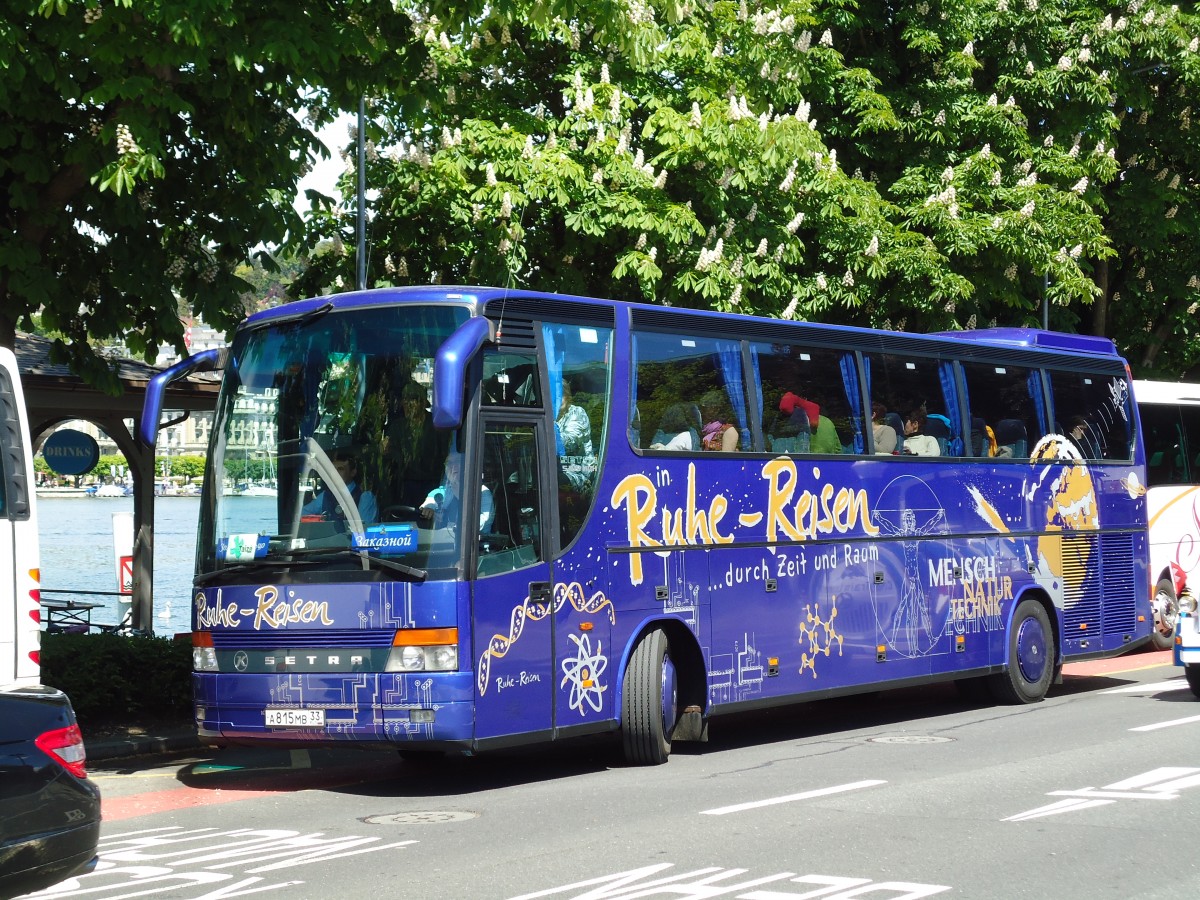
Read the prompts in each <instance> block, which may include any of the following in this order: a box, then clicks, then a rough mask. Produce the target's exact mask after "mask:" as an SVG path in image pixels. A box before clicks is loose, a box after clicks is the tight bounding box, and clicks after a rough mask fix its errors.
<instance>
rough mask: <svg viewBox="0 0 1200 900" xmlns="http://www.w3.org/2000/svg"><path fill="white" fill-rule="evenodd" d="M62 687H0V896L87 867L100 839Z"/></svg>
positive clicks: (96, 794)
mask: <svg viewBox="0 0 1200 900" xmlns="http://www.w3.org/2000/svg"><path fill="white" fill-rule="evenodd" d="M85 761H86V756H85V753H84V747H83V735H82V734H81V733H80V731H79V726H78V724H76V722H75V711H74V710H73V709H72V708H71V701H70V700H69V699H68V698H67V695H66V694H64V693H63V692H62V691H58V690H55V689H54V688H49V687H41V686H38V687H29V688H18V689H15V690H7V691H0V898H8V897H15V896H17V895H18V894H27V893H29V892H31V891H38V890H41V889H43V888H46V887H49V886H50V885H52V884H55V883H56V882H59V881H62V880H63V879H64V878H69V877H71V876H72V875H79V874H82V873H84V872H90V871H91V870H92V869H93V868H94V867H95V865H96V844H97V842H98V841H99V840H100V790H99V788H97V787H96V785H95V784H93V783H92V782H91V781H89V780H88V777H87V773H86V771H85V770H84V763H85Z"/></svg>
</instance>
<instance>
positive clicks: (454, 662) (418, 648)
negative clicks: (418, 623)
mask: <svg viewBox="0 0 1200 900" xmlns="http://www.w3.org/2000/svg"><path fill="white" fill-rule="evenodd" d="M457 669H458V629H457V628H405V629H402V630H400V631H397V632H396V636H395V638H393V640H392V649H391V652H390V653H389V654H388V660H387V666H386V667H385V669H384V671H385V672H453V671H456V670H457Z"/></svg>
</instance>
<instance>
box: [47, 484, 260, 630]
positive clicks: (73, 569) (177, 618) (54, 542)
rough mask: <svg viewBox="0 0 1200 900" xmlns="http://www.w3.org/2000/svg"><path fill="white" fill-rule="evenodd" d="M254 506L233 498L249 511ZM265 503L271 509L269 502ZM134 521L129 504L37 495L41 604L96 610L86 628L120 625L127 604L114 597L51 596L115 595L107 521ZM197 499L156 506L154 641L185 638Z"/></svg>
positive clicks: (161, 501) (161, 500)
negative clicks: (125, 517) (118, 516)
mask: <svg viewBox="0 0 1200 900" xmlns="http://www.w3.org/2000/svg"><path fill="white" fill-rule="evenodd" d="M258 499H259V498H253V499H252V498H244V499H242V498H239V500H240V502H243V503H252V502H256V501H257V500H258ZM268 502H269V503H270V502H273V501H270V500H268ZM115 512H127V513H129V514H130V515H132V514H133V498H132V497H117V498H105V497H55V496H48V495H46V494H39V495H38V537H39V539H40V544H41V551H42V589H43V590H44V591H46V592H48V593H46V594H45V596H46V598H47V599H54V600H66V599H75V600H84V601H87V602H91V603H102V604H104V606H103V607H101V608H99V609H96V610H93V611H92V621H93V622H102V623H104V624H106V625H109V624H115V623H117V622H119V621H121V617H122V616H123V615H124V614H125V611H126V610H128V609H129V604H128V603H122V602H121V601H120V598H118V597H83V596H79V597H76V596H73V595H61V594H55V593H53V591H54V590H73V591H115V590H117V571H116V563H115V562H114V552H113V526H112V516H113V513H115ZM199 514H200V500H199V498H197V497H155V498H154V588H153V597H154V633H155V634H157V635H161V636H168V637H169V636H170V635H173V634H175V633H176V632H181V631H190V630H191V627H192V625H191V602H190V601H191V586H192V574H193V568H194V566H195V560H196V523H197V518H198V516H199Z"/></svg>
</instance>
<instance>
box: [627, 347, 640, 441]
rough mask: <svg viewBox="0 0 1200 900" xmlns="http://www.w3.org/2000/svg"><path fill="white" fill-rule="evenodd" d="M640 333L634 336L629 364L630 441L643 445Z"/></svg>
mask: <svg viewBox="0 0 1200 900" xmlns="http://www.w3.org/2000/svg"><path fill="white" fill-rule="evenodd" d="M637 403H638V335H636V334H635V335H634V336H633V360H632V361H631V362H630V364H629V442H630V443H631V444H632V445H633V446H634V447H638V448H640V447H641V446H642V415H641V413H640V412H639V411H638V405H637Z"/></svg>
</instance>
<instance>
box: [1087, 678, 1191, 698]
mask: <svg viewBox="0 0 1200 900" xmlns="http://www.w3.org/2000/svg"><path fill="white" fill-rule="evenodd" d="M1186 687H1187V685H1186V684H1184V682H1183V678H1182V676H1181V677H1179V678H1171V679H1169V680H1167V681H1155V682H1151V683H1149V684H1127V685H1125V687H1119V688H1113V689H1112V690H1111V691H1101V692H1100V693H1101V694H1150V693H1154V692H1155V691H1180V690H1183V689H1184V688H1186Z"/></svg>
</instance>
